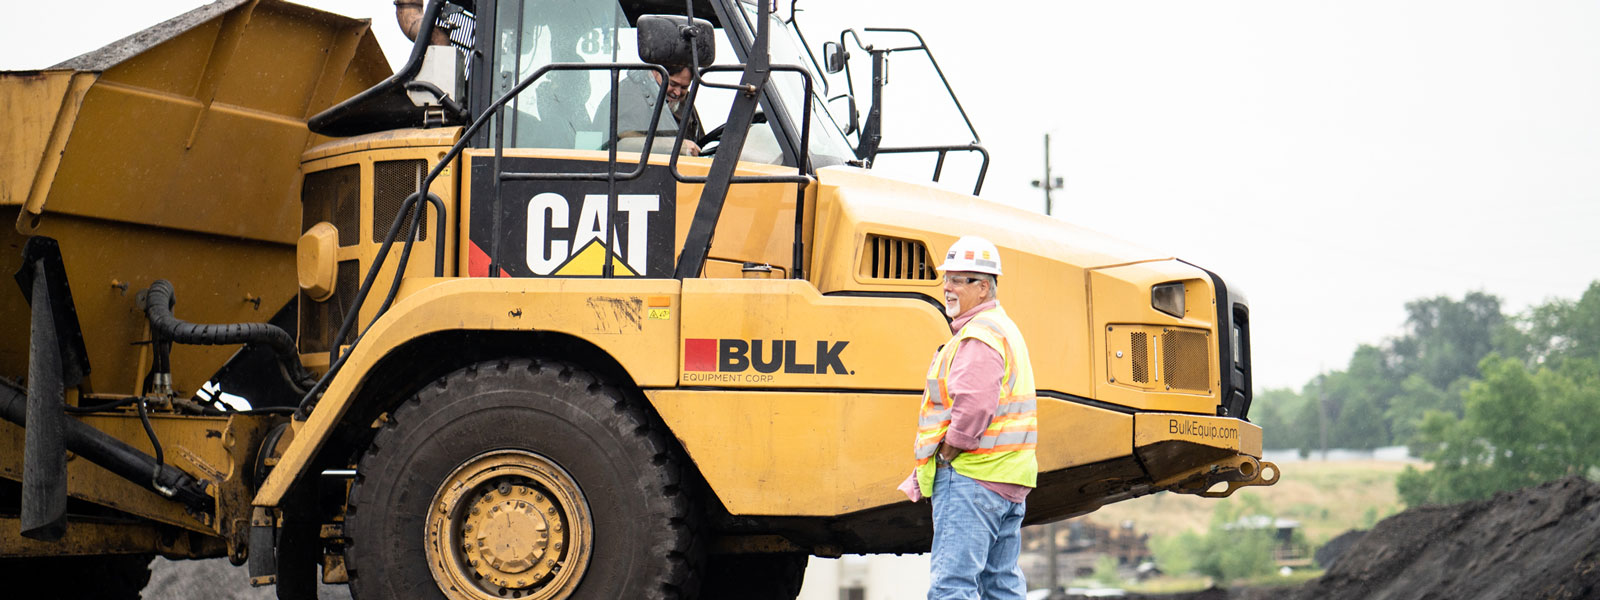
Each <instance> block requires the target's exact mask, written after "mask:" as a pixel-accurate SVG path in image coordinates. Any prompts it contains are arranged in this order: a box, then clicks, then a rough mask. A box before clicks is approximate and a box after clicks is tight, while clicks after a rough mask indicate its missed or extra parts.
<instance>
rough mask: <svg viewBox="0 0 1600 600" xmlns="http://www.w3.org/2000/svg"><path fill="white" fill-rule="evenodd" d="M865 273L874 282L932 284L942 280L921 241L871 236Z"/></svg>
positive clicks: (926, 247) (869, 237) (865, 257)
mask: <svg viewBox="0 0 1600 600" xmlns="http://www.w3.org/2000/svg"><path fill="white" fill-rule="evenodd" d="M863 259H864V260H863V261H862V264H861V274H862V275H864V276H866V277H871V278H874V279H908V280H913V281H932V280H934V279H938V278H939V274H938V272H937V271H935V270H934V268H933V263H932V262H931V261H929V260H928V246H927V245H926V244H923V243H922V242H920V241H918V240H907V239H901V238H893V237H888V236H883V235H876V234H868V235H867V247H866V253H865V256H863Z"/></svg>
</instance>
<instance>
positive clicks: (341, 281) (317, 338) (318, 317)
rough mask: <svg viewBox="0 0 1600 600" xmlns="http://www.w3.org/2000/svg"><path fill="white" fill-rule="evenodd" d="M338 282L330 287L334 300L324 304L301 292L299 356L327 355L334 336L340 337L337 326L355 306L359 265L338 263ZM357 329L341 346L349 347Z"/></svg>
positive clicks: (352, 330) (347, 336)
mask: <svg viewBox="0 0 1600 600" xmlns="http://www.w3.org/2000/svg"><path fill="white" fill-rule="evenodd" d="M337 277H338V281H336V282H334V285H333V296H330V297H329V298H328V299H327V300H325V301H323V302H317V301H314V300H312V299H311V297H310V296H307V295H306V293H305V292H304V291H302V292H300V353H301V354H311V353H314V352H327V351H329V350H331V349H333V336H335V335H338V334H339V326H340V325H343V324H344V316H345V314H346V313H348V312H349V311H350V307H351V306H354V300H355V297H356V292H359V291H361V264H360V262H359V261H354V260H346V261H340V262H339V272H338V275H337ZM357 329H360V327H351V328H350V332H349V333H347V334H345V336H344V342H343V344H350V343H352V342H354V341H355V339H356V330H357Z"/></svg>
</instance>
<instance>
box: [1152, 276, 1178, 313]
mask: <svg viewBox="0 0 1600 600" xmlns="http://www.w3.org/2000/svg"><path fill="white" fill-rule="evenodd" d="M1150 308H1154V309H1156V310H1159V311H1161V312H1164V313H1167V314H1169V315H1172V316H1174V317H1177V318H1179V319H1182V318H1183V282H1182V281H1174V282H1171V283H1163V284H1159V285H1153V286H1150Z"/></svg>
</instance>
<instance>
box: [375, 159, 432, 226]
mask: <svg viewBox="0 0 1600 600" xmlns="http://www.w3.org/2000/svg"><path fill="white" fill-rule="evenodd" d="M427 174H428V161H425V160H391V161H385V162H380V163H377V164H375V165H373V166H372V243H374V244H379V243H383V237H384V236H386V235H388V234H389V227H390V226H392V225H393V223H394V217H395V215H397V214H399V213H400V205H402V204H405V201H406V197H407V196H410V195H411V194H412V193H414V192H416V191H417V187H418V186H419V185H421V184H422V178H423V177H426V176H427ZM422 206H423V209H422V226H421V227H419V228H418V230H417V241H419V242H420V241H424V240H427V239H428V209H427V206H428V205H427V204H423V205H422ZM406 219H407V221H409V220H410V219H411V214H410V213H409V212H408V213H407V214H406ZM402 226H403V225H402ZM401 239H404V235H402V236H401Z"/></svg>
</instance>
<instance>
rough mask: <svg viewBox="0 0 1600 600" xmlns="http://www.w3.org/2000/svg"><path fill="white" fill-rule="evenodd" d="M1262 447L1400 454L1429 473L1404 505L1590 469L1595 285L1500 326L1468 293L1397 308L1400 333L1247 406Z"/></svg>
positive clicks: (1498, 316)
mask: <svg viewBox="0 0 1600 600" xmlns="http://www.w3.org/2000/svg"><path fill="white" fill-rule="evenodd" d="M1250 416H1251V420H1252V421H1255V422H1256V423H1257V424H1259V425H1261V427H1262V429H1263V430H1264V436H1265V437H1264V440H1263V442H1264V444H1265V446H1266V447H1267V448H1271V449H1287V448H1294V449H1298V450H1299V451H1300V452H1301V454H1302V455H1309V454H1311V453H1313V452H1315V451H1318V450H1320V449H1322V448H1354V449H1372V448H1378V447H1381V446H1391V445H1405V446H1408V447H1409V448H1410V450H1411V453H1412V454H1413V455H1415V456H1419V457H1421V458H1422V459H1424V460H1426V461H1427V462H1429V463H1432V466H1431V468H1429V469H1408V470H1407V472H1406V473H1404V474H1403V475H1402V476H1401V478H1400V481H1399V486H1400V494H1401V499H1402V500H1404V501H1405V502H1406V503H1407V504H1410V505H1413V506H1415V505H1418V504H1423V503H1431V502H1459V501H1463V500H1469V499H1477V498H1482V497H1486V496H1488V495H1491V494H1493V493H1494V492H1496V491H1500V490H1508V489H1515V488H1519V487H1524V486H1527V485H1533V484H1537V483H1541V482H1544V481H1548V480H1551V479H1555V478H1559V477H1562V476H1565V475H1569V474H1577V475H1585V476H1591V477H1592V476H1593V474H1594V473H1595V469H1597V468H1600V281H1596V282H1594V283H1592V284H1590V286H1589V288H1588V289H1587V290H1586V291H1585V292H1584V293H1583V295H1582V297H1580V298H1579V299H1578V300H1576V301H1573V300H1567V299H1557V300H1551V301H1548V302H1545V303H1543V304H1540V305H1537V306H1534V307H1532V308H1530V309H1528V310H1527V311H1524V312H1522V313H1518V314H1512V315H1507V314H1506V313H1505V311H1504V310H1503V308H1502V305H1501V301H1500V299H1499V298H1497V297H1495V296H1493V295H1490V294H1485V293H1482V292H1473V293H1469V294H1467V295H1465V296H1464V297H1462V298H1460V299H1455V298H1450V297H1445V296H1439V297H1435V298H1426V299H1419V300H1414V301H1412V302H1408V303H1406V321H1405V327H1404V330H1403V331H1402V333H1400V335H1398V336H1396V337H1394V338H1391V339H1389V340H1387V341H1385V342H1384V343H1382V344H1377V345H1362V346H1361V347H1359V348H1357V349H1356V351H1355V352H1354V353H1353V354H1352V355H1351V357H1350V362H1349V364H1348V365H1347V366H1346V367H1345V368H1344V369H1342V370H1337V371H1333V372H1329V373H1325V374H1322V375H1319V376H1317V377H1314V378H1312V379H1311V381H1308V382H1306V384H1305V385H1304V386H1302V387H1301V388H1300V389H1299V390H1293V389H1289V388H1281V389H1268V390H1263V391H1261V392H1259V393H1258V394H1256V397H1255V401H1254V403H1253V404H1252V406H1251V409H1250Z"/></svg>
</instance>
